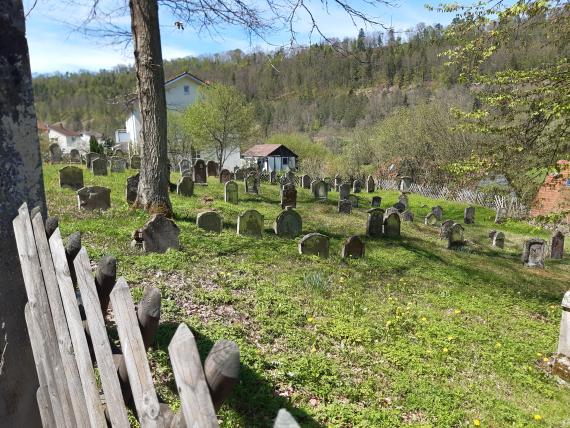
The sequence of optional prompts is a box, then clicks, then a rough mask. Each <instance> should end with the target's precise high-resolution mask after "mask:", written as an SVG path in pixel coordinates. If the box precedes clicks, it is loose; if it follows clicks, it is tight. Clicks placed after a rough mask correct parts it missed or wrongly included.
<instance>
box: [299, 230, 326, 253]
mask: <svg viewBox="0 0 570 428" xmlns="http://www.w3.org/2000/svg"><path fill="white" fill-rule="evenodd" d="M299 254H306V255H309V256H319V257H322V258H327V257H328V256H329V237H328V236H326V235H323V234H321V233H309V234H308V235H305V236H303V238H301V241H299Z"/></svg>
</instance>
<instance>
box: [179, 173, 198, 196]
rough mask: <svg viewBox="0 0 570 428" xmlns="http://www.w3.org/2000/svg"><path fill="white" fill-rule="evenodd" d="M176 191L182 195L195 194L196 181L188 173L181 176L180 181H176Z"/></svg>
mask: <svg viewBox="0 0 570 428" xmlns="http://www.w3.org/2000/svg"><path fill="white" fill-rule="evenodd" d="M176 193H177V194H179V195H180V196H193V195H194V181H193V180H192V178H191V177H188V176H187V175H184V176H182V177H180V179H179V180H178V183H176Z"/></svg>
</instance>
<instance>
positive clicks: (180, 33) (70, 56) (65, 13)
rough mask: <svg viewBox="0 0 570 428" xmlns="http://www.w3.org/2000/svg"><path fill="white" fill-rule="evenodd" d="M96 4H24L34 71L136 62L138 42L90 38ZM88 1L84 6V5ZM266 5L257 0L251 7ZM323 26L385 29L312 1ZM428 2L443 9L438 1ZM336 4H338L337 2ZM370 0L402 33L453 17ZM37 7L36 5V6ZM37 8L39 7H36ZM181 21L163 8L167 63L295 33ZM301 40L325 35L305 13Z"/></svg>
mask: <svg viewBox="0 0 570 428" xmlns="http://www.w3.org/2000/svg"><path fill="white" fill-rule="evenodd" d="M89 1H90V0H37V2H36V0H24V10H25V12H26V13H27V14H28V15H27V18H26V31H27V38H28V46H29V50H30V62H31V67H32V73H34V74H40V73H54V72H61V73H65V72H76V71H79V70H89V71H98V70H100V69H111V68H113V67H115V66H117V65H122V64H124V65H131V64H132V63H133V55H132V49H133V48H132V44H125V43H119V44H117V43H115V44H113V43H111V41H110V39H108V38H104V37H101V36H100V35H99V34H97V35H90V36H85V35H84V34H82V32H81V31H78V30H77V27H81V26H82V23H83V22H84V20H85V18H86V17H87V16H88V14H89V4H90V3H89ZM100 1H101V2H106V3H103V5H104V6H103V7H104V8H105V9H106V10H110V9H111V8H112V9H116V8H117V5H119V4H122V3H121V1H122V0H100ZM81 2H83V3H81ZM256 2H257V3H260V2H261V0H253V1H251V2H249V4H256ZM308 2H309V3H308V4H309V5H310V7H311V11H312V12H313V14H314V17H315V19H316V21H317V22H318V24H319V28H320V29H321V31H322V32H323V33H324V34H325V35H326V36H327V37H328V38H335V37H336V38H340V39H342V38H344V37H355V36H356V35H357V33H358V30H359V28H361V27H364V29H365V31H370V32H372V31H378V30H382V29H381V28H380V27H372V26H368V27H367V26H365V25H364V24H363V23H362V22H356V23H353V22H352V21H351V19H350V18H349V16H348V15H347V14H346V13H345V12H344V11H342V10H340V9H339V8H338V7H334V6H333V5H332V3H331V2H329V5H330V6H329V8H328V9H325V8H323V7H322V3H321V1H320V0H308ZM427 2H428V3H430V4H432V5H434V6H437V4H438V3H437V2H435V3H433V2H429V0H427ZM333 3H334V2H333ZM369 3H370V1H369V0H350V5H351V6H352V7H354V8H360V9H361V10H364V11H366V13H367V15H368V16H370V17H373V18H375V19H377V20H378V21H380V22H382V24H384V25H386V26H387V27H390V26H391V27H393V28H394V29H395V30H396V31H397V32H405V30H407V29H409V28H411V27H414V26H415V25H417V24H418V23H420V22H423V23H425V24H436V23H441V24H444V25H445V24H447V23H448V22H449V21H450V20H451V19H452V16H450V15H446V14H442V13H438V12H430V11H428V10H427V9H426V8H425V7H424V4H425V3H426V0H408V1H406V0H400V3H399V4H398V5H396V6H393V7H392V6H378V5H375V6H371V5H370V4H369ZM34 4H35V6H33V5H34ZM32 6H33V7H32ZM114 15H116V17H114V18H113V21H112V22H113V23H114V24H115V25H118V26H121V27H123V28H125V29H129V26H130V19H129V17H128V16H125V15H123V16H120V15H121V14H120V13H116V14H114ZM176 21H177V19H176V18H175V17H174V16H173V15H172V14H170V13H169V12H168V11H167V10H165V9H164V8H161V9H160V27H161V28H160V30H161V40H162V54H163V58H164V59H174V58H182V57H187V56H199V55H204V54H213V53H220V52H226V51H229V50H233V49H241V50H242V51H244V52H249V51H252V50H254V49H263V50H274V49H276V47H277V46H280V45H289V42H290V33H289V32H288V31H287V30H286V29H282V28H275V29H272V30H271V31H268V32H267V33H266V34H265V36H264V39H260V38H252V39H250V38H249V36H248V35H247V33H246V32H245V31H244V30H243V29H242V28H240V27H235V26H218V27H216V31H215V32H212V31H210V32H208V31H198V30H197V29H195V28H193V26H192V25H185V28H184V30H180V29H177V28H176V27H175V25H174V23H175V22H176ZM294 28H295V31H296V39H297V42H298V43H299V44H308V43H309V42H319V41H321V37H320V36H318V35H316V34H313V35H312V36H311V35H310V30H311V21H310V19H309V16H308V15H307V14H303V13H299V14H298V16H297V19H296V20H295V21H294Z"/></svg>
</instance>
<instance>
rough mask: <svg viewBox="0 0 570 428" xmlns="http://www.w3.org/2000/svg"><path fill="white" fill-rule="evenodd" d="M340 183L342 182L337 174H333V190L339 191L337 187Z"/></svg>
mask: <svg viewBox="0 0 570 428" xmlns="http://www.w3.org/2000/svg"><path fill="white" fill-rule="evenodd" d="M341 184H342V178H341V176H340V175H339V174H336V175H335V176H334V179H333V187H334V191H335V192H338V191H339V190H338V189H339V187H340V185H341ZM349 193H350V190H349Z"/></svg>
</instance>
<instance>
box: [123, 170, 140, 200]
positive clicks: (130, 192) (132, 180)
mask: <svg viewBox="0 0 570 428" xmlns="http://www.w3.org/2000/svg"><path fill="white" fill-rule="evenodd" d="M139 179H140V174H136V175H132V176H130V177H129V178H127V188H126V191H125V194H126V195H125V196H126V198H127V202H128V203H129V204H133V203H134V202H135V200H136V199H137V192H138V188H139Z"/></svg>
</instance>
